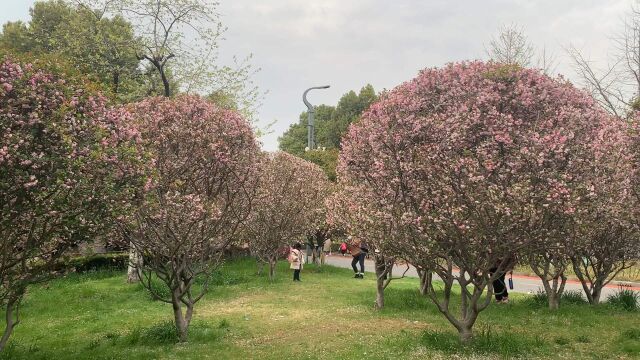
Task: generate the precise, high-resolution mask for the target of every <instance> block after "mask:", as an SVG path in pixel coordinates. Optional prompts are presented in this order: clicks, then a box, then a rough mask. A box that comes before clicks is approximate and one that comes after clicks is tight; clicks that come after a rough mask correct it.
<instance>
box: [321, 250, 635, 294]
mask: <svg viewBox="0 0 640 360" xmlns="http://www.w3.org/2000/svg"><path fill="white" fill-rule="evenodd" d="M351 259H352V257H351V255H349V254H347V256H342V255H332V256H327V260H326V263H327V264H328V265H333V266H337V267H341V268H348V269H351ZM364 269H365V272H368V273H373V271H374V269H375V268H374V265H373V260H370V259H367V260H366V261H365V265H364ZM406 269H407V267H406V265H404V264H400V265H396V266H395V267H394V268H393V275H394V276H398V277H399V276H401V275H402V273H403V272H404V271H405V270H406ZM405 276H407V277H415V278H417V277H418V272H417V271H416V269H415V268H414V267H413V266H411V265H409V270H408V271H407V273H406V275H405ZM507 276H508V275H507ZM434 278H435V279H439V278H438V277H437V276H435V275H434ZM620 284H625V285H630V286H631V288H630V289H631V290H635V291H640V283H632V282H627V281H621V282H611V283H609V284H608V285H607V286H606V287H605V288H604V289H602V297H601V299H602V301H606V299H607V297H608V296H609V295H612V294H614V293H616V292H617V291H618V289H619V286H620ZM575 290H577V291H580V292H581V293H583V290H582V285H581V284H580V282H579V281H578V280H573V279H569V280H567V285H566V286H565V291H575ZM509 291H513V292H519V293H527V294H535V293H536V292H537V291H544V288H543V286H542V281H540V279H539V278H537V277H533V276H527V275H518V274H514V275H513V290H509ZM583 297H584V293H583ZM585 298H586V297H585Z"/></svg>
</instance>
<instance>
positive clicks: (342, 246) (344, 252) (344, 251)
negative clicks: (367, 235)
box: [340, 241, 347, 256]
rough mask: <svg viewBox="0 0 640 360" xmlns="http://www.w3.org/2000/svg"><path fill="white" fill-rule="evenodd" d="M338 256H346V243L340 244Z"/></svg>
mask: <svg viewBox="0 0 640 360" xmlns="http://www.w3.org/2000/svg"><path fill="white" fill-rule="evenodd" d="M340 254H342V256H347V243H346V242H344V241H343V242H342V244H340Z"/></svg>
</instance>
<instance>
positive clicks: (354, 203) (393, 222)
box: [327, 178, 413, 310]
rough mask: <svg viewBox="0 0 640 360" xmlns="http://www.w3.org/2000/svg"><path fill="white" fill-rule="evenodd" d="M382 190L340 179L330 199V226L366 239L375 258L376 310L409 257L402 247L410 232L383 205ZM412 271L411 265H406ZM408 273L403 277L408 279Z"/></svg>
mask: <svg viewBox="0 0 640 360" xmlns="http://www.w3.org/2000/svg"><path fill="white" fill-rule="evenodd" d="M377 190H378V189H374V188H371V187H370V185H364V184H355V183H353V184H349V183H347V181H346V179H345V178H340V185H339V187H338V190H337V191H336V192H335V193H334V194H332V195H331V196H330V197H329V198H328V199H327V206H328V208H329V211H328V216H327V220H328V223H329V224H330V225H331V226H332V227H333V228H336V229H342V230H343V231H346V232H347V233H348V234H349V235H351V236H353V237H355V238H357V239H362V240H365V241H366V242H367V244H368V245H369V248H370V251H371V252H372V255H373V260H374V266H375V274H376V299H375V305H374V306H375V308H376V309H378V310H380V309H382V308H384V301H385V297H384V291H385V289H386V288H387V287H388V286H389V284H390V283H391V281H392V280H394V279H397V278H399V277H394V276H393V269H394V267H395V265H396V263H397V262H398V261H404V262H405V263H406V264H408V263H407V262H406V259H405V258H404V256H405V255H406V254H405V253H403V252H402V249H401V248H399V247H398V245H400V244H403V243H404V241H406V239H403V238H401V237H402V236H407V235H408V236H411V235H413V234H407V233H406V231H407V228H400V227H398V224H399V221H398V218H397V216H398V212H397V211H395V210H394V208H393V207H392V206H387V205H386V204H384V203H383V202H379V200H380V198H379V197H378V196H373V195H374V194H380V193H379V192H378V191H377ZM406 266H407V268H405V270H408V265H406ZM404 274H406V271H405V272H404V273H403V274H402V276H401V277H404Z"/></svg>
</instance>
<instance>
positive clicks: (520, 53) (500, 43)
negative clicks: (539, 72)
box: [485, 24, 535, 67]
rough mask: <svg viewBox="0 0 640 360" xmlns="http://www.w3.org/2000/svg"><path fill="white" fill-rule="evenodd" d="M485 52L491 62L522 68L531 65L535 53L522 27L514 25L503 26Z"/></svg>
mask: <svg viewBox="0 0 640 360" xmlns="http://www.w3.org/2000/svg"><path fill="white" fill-rule="evenodd" d="M485 51H486V53H487V55H488V56H489V58H491V60H494V61H496V62H499V63H503V64H511V65H520V66H522V67H528V66H529V65H531V61H532V59H533V55H534V53H535V51H534V48H533V45H532V44H531V43H530V42H529V39H528V38H527V36H526V35H525V34H524V31H523V29H522V27H519V26H516V25H514V24H512V25H503V26H501V27H500V28H499V30H498V35H497V36H495V37H493V38H491V40H490V41H489V46H488V48H487V49H485Z"/></svg>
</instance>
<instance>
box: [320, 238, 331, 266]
mask: <svg viewBox="0 0 640 360" xmlns="http://www.w3.org/2000/svg"><path fill="white" fill-rule="evenodd" d="M331 244H332V243H331V238H327V240H325V241H324V245H323V246H322V258H321V259H320V260H321V263H322V265H324V263H325V261H326V258H327V256H329V255H331Z"/></svg>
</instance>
